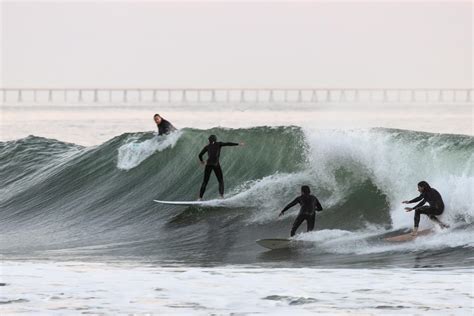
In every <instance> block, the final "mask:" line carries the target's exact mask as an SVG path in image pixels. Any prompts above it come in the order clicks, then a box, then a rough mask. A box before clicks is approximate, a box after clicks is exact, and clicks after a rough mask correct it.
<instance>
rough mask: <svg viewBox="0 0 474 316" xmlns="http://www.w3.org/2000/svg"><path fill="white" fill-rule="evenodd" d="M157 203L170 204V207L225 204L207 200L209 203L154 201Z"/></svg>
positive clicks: (220, 201) (219, 201)
mask: <svg viewBox="0 0 474 316" xmlns="http://www.w3.org/2000/svg"><path fill="white" fill-rule="evenodd" d="M153 201H154V202H156V203H160V204H169V205H203V206H220V205H222V204H223V201H224V200H207V201H162V200H153Z"/></svg>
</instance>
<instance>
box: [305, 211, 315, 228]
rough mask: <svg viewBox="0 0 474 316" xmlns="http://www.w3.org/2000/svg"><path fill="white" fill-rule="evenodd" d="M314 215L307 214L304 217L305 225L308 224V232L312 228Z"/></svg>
mask: <svg viewBox="0 0 474 316" xmlns="http://www.w3.org/2000/svg"><path fill="white" fill-rule="evenodd" d="M315 217H316V216H315V214H313V215H308V216H307V217H306V223H307V225H308V231H309V232H310V231H312V230H313V229H314V218H315Z"/></svg>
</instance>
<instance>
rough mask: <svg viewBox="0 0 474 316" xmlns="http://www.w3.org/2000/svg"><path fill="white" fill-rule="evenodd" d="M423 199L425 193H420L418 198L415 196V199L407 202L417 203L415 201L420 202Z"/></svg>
mask: <svg viewBox="0 0 474 316" xmlns="http://www.w3.org/2000/svg"><path fill="white" fill-rule="evenodd" d="M421 200H423V195H422V194H420V196H418V197H416V198H414V199H411V200H410V201H407V203H408V204H409V203H415V202H418V201H421Z"/></svg>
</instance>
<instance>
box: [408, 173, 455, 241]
mask: <svg viewBox="0 0 474 316" xmlns="http://www.w3.org/2000/svg"><path fill="white" fill-rule="evenodd" d="M418 192H420V196H418V197H416V198H414V199H412V200H410V201H403V202H402V203H404V204H409V203H415V202H419V201H421V202H420V203H418V204H417V205H416V206H415V207H405V210H406V211H407V212H411V211H413V210H414V211H415V217H414V221H415V225H414V226H413V232H412V235H413V236H416V234H417V233H418V225H419V224H420V215H421V214H425V215H428V216H429V217H430V219H431V220H432V221H434V222H435V223H437V224H438V225H439V226H440V227H441V228H448V227H449V226H448V225H446V224H444V223H442V222H441V221H440V220H439V219H438V218H437V217H436V216H439V215H441V214H443V211H444V202H443V198H442V197H441V194H439V192H438V191H436V190H435V189H433V188H432V187H430V185H429V184H428V182H426V181H421V182H419V183H418ZM426 202H428V204H429V205H425V203H426ZM424 205H425V206H424Z"/></svg>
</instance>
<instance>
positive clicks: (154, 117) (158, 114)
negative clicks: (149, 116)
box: [153, 113, 161, 118]
mask: <svg viewBox="0 0 474 316" xmlns="http://www.w3.org/2000/svg"><path fill="white" fill-rule="evenodd" d="M157 116H159V117H161V115H160V114H158V113H156V114H155V115H153V118H155V117H157Z"/></svg>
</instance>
